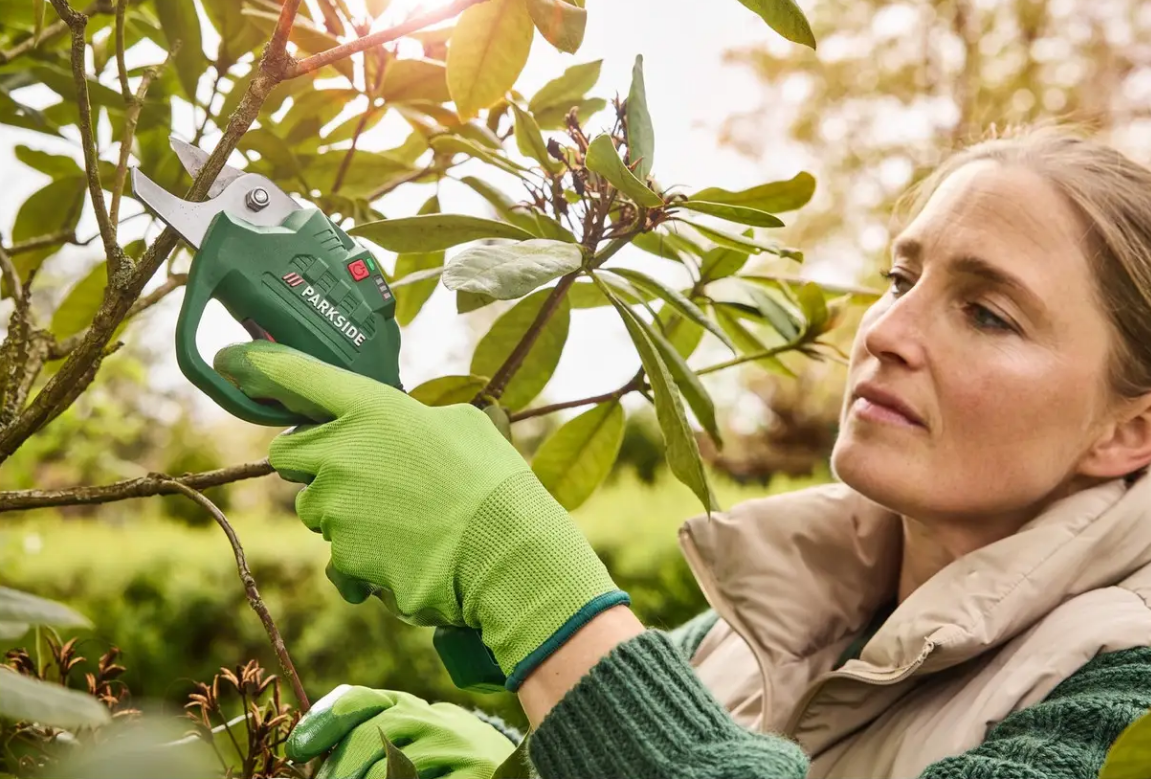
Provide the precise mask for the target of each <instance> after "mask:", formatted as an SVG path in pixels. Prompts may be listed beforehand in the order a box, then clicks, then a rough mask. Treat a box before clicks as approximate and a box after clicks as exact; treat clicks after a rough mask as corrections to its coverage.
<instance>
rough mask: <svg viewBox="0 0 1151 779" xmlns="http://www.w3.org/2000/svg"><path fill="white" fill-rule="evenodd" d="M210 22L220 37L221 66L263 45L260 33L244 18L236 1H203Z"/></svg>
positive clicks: (229, 63) (227, 64)
mask: <svg viewBox="0 0 1151 779" xmlns="http://www.w3.org/2000/svg"><path fill="white" fill-rule="evenodd" d="M201 2H202V3H203V4H204V12H205V13H206V14H207V15H208V20H209V21H210V22H211V23H212V26H213V27H215V28H216V32H217V33H219V35H220V56H219V59H220V64H221V67H224V68H227V66H229V65H231V64H232V63H234V62H235V61H236V60H238V59H240V57H242V56H243V55H244V54H246V53H248V52H249V51H251V50H252V49H254V48H256V46H258V45H259V44H260V43H261V36H260V31H259V30H258V29H256V27H255V26H253V25H252V24H251V23H249V21H248V20H247V19H246V18H245V17H244V14H243V12H242V10H241V9H242V8H243V5H242V4H241V3H237V2H236V0H201Z"/></svg>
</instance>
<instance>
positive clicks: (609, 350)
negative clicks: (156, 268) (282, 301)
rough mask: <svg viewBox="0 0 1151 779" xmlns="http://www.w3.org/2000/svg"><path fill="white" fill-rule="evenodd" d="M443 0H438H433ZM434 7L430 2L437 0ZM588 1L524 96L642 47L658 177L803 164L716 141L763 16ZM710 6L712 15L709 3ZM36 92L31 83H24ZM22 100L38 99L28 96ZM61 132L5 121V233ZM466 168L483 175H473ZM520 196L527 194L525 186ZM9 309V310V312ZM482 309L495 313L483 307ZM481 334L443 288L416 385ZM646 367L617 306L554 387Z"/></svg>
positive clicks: (746, 100) (604, 383)
mask: <svg viewBox="0 0 1151 779" xmlns="http://www.w3.org/2000/svg"><path fill="white" fill-rule="evenodd" d="M437 1H438V0H432V4H434V3H435V2H437ZM415 4H417V2H416V0H394V3H393V7H392V8H391V9H390V10H389V12H388V18H385V19H384V20H382V21H383V22H388V21H389V19H390V17H391V16H392V15H393V14H395V13H398V12H402V11H406V10H408V9H409V8H410V7H411V6H413V5H415ZM424 5H425V6H428V5H429V3H428V2H427V0H425V3H424ZM587 5H588V28H587V33H586V37H585V39H584V43H583V46H582V48H581V50H580V51H579V53H578V54H576V55H570V54H562V53H560V52H557V51H556V50H555V49H553V48H552V47H551V46H550V45H549V44H547V42H546V41H544V40H543V39H542V38H540V37H539V36H538V35H537V36H536V41H535V44H534V47H533V49H532V53H531V57H530V59H529V61H528V64H527V67H526V68H525V70H524V72H523V74H522V75H521V77H520V79H519V81H518V83H517V88H518V89H519V90H520V91H521V92H522V93H523V94H525V95H531V94H533V93H534V92H535V91H536V90H537V89H538V88H539V87H541V86H542V85H543V84H544V83H546V82H547V81H548V80H550V79H551V78H553V77H555V76H557V75H559V74H560V73H561V72H562V71H563V69H564V68H566V67H568V66H570V65H572V64H576V63H581V62H588V61H591V60H595V59H602V60H603V68H602V75H601V78H600V82H599V87H598V88H597V89H596V90H595V91H594V92H593V94H596V95H600V96H603V97H611V96H612V95H613V94H614V93H615V92H619V93H620V94H626V92H627V89H628V85H629V83H630V79H631V68H632V63H633V60H634V58H635V55H636V54H642V55H643V57H644V70H645V74H646V86H647V95H648V105H649V108H650V111H651V114H652V118H653V122H654V126H655V129H656V151H655V155H654V157H655V159H654V163H655V173H656V174H657V176H658V178H659V180H660V182H661V183H662V184H664V185H665V186H667V185H671V184H682V185H684V186H686V187H688V188H697V187H702V186H708V185H720V186H724V187H727V188H741V187H745V186H751V185H754V184H758V183H761V182H763V181H767V180H772V179H778V178H786V177H790V176H792V175H794V174H795V173H796V172H797V171H798V170H800V167H799V161H798V160H799V157H798V156H797V155H796V154H794V153H792V151H789V150H788V149H787V148H786V147H785V146H784V143H783V139H780V143H779V145H778V147H777V151H776V153H774V154H773V155H772V158H771V159H770V160H765V161H763V162H758V163H757V162H756V161H753V160H748V159H747V158H746V157H742V156H740V155H737V154H736V153H735V152H734V151H731V150H729V149H724V148H720V147H719V145H718V143H717V140H716V138H717V128H718V126H719V124H720V123H721V122H722V120H723V119H724V118H725V117H727V116H729V115H730V114H732V113H734V112H736V111H740V110H744V109H746V108H747V107H748V106H749V105H750V104H754V103H756V102H758V101H759V100H760V94H761V93H760V92H759V90H758V89H757V87H756V84H755V80H754V79H753V78H752V76H751V75H750V73H749V72H748V71H746V70H744V69H742V68H740V67H737V66H729V65H724V64H723V63H722V56H723V53H724V51H725V50H726V49H729V48H732V47H736V46H742V45H745V44H749V43H755V42H768V41H772V42H773V44H774V45H780V39H779V38H778V36H776V35H775V34H774V33H773V32H772V31H771V30H770V29H769V28H768V27H767V26H766V25H765V24H764V23H763V22H762V21H761V20H760V19H759V18H758V17H757V16H756V15H754V14H753V13H752V12H750V11H749V10H747V9H746V8H745V7H744V6H742V5H741V4H740V3H738V2H736V0H709V2H707V3H706V4H701V3H700V2H698V0H626V2H608V0H589V1H588V3H587ZM705 5H706V11H703V10H701V9H702V8H703V7H704V6H705ZM206 43H208V42H207V41H206ZM209 45H212V44H209ZM28 92H30V90H25V93H28ZM21 97H22V98H23V99H25V100H27V101H28V102H32V98H31V97H29V96H28V95H27V94H23V95H21ZM179 120H180V117H177V121H178V122H179ZM184 121H187V119H186V118H185V120H184ZM601 121H606V120H601ZM406 132H407V128H406V126H404V125H403V124H402V122H389V121H386V122H385V123H383V124H382V125H381V127H380V129H379V131H378V133H377V135H376V136H375V137H373V138H370V139H365V140H366V141H367V142H366V143H365V144H364V145H365V146H366V147H369V148H386V147H388V146H394V145H397V144H398V143H399V142H400V141H401V140H402V139H403V137H404V136H405V134H406ZM50 140H51V139H46V137H45V136H42V135H38V134H34V133H28V132H23V131H19V130H11V129H9V128H4V129H0V170H3V171H5V172H11V174H13V175H8V176H6V177H5V178H6V186H5V187H4V188H2V189H0V229H3V230H4V232H5V233H6V234H10V232H9V231H10V226H11V223H12V221H13V220H14V219H15V215H16V208H17V207H18V205H19V203H20V202H22V201H23V199H24V198H25V197H27V195H28V194H30V193H31V192H33V191H35V190H36V189H38V188H39V187H41V186H43V184H44V183H45V179H44V177H43V176H41V175H40V174H38V173H35V172H34V171H30V170H29V169H27V168H25V167H24V166H23V165H21V164H19V163H18V162H16V161H15V160H14V158H13V157H12V156H11V147H12V146H13V145H14V144H16V143H26V144H29V145H32V146H34V147H37V148H43V149H45V150H49V151H63V150H64V149H67V148H68V147H66V146H65V147H61V145H59V144H52V143H50ZM215 141H216V137H212V136H209V137H207V138H205V140H204V142H203V144H202V145H203V146H204V147H205V148H211V146H212V144H213V143H215ZM72 148H73V149H74V148H75V147H72ZM483 170H484V172H486V170H487V169H486V168H483ZM467 172H474V171H468V170H465V171H463V173H467ZM509 192H512V193H513V194H518V193H517V192H516V190H515V189H509ZM428 193H429V190H428V189H426V188H424V187H406V188H404V189H402V190H400V192H398V193H396V195H394V196H391V197H389V198H388V199H386V200H385V201H384V202H383V205H382V208H383V210H384V212H385V213H386V214H387V215H388V216H391V217H395V216H404V215H409V214H414V213H415V211H416V209H417V208H418V207H419V205H420V203H422V202H423V199H424V198H426V196H427V195H428ZM441 200H442V202H443V206H444V210H445V211H453V210H454V211H457V212H462V213H473V214H483V213H485V209H484V204H483V202H482V201H480V200H479V199H478V198H477V196H475V195H474V193H471V191H470V190H468V189H467V188H465V187H463V186H460V185H456V184H454V183H449V184H447V185H445V186H444V187H443V188H442V189H441ZM796 218H798V217H797V215H795V214H792V215H787V216H786V218H785V221H789V222H790V221H791V220H793V219H796ZM94 230H95V225H94V222H93V220H91V218H90V215H87V216H86V217H85V220H84V223H83V224H82V226H81V228H80V230H79V232H80V234H82V235H85V234H87V233H88V232H94ZM69 254H70V255H72V256H73V257H83V258H87V262H88V264H89V266H90V263H91V262H92V261H93V260H94V259H95V258H94V255H93V254H91V253H88V252H80V251H73V252H69ZM620 258H621V261H622V262H625V263H627V264H631V265H637V266H638V267H643V268H644V269H646V270H648V271H649V272H651V273H653V274H654V275H658V276H661V277H662V278H664V279H666V280H668V281H673V282H674V281H678V280H681V277H679V276H677V275H676V273H677V270H678V269H677V268H676V267H675V266H673V265H672V264H671V263H668V262H666V261H663V260H659V259H657V258H654V257H652V256H650V255H647V254H644V253H642V252H639V251H638V250H625V252H623V253H621V255H620ZM449 259H450V254H449ZM62 260H64V258H62ZM386 264H390V263H386ZM829 278H833V276H832V277H829ZM178 308H179V298H178V296H177V295H171V296H169V298H168V299H167V300H166V301H165V302H164V304H162V305H161V306H158V307H157V308H156V310H155V312H154V313H153V314H152V316H151V317H150V322H149V327H147V328H145V329H146V337H147V338H148V341H149V342H150V343H155V344H156V345H157V346H158V347H159V348H160V349H162V350H164V351H166V352H167V354H168V358H167V359H166V360H165V361H164V364H162V365H161V370H160V371H159V374H158V375H157V376H156V377H155V378H156V381H157V382H158V383H159V384H161V385H165V386H171V387H187V388H188V389H191V387H190V385H188V384H187V382H186V381H185V380H184V379H183V377H182V376H181V375H180V373H179V371H178V369H177V368H176V366H175V359H174V357H173V356H172V355H171V350H170V344H171V342H172V338H173V331H174V320H175V314H176V312H177V311H178ZM6 311H7V304H4V305H2V306H0V314H4V312H6ZM4 316H5V318H6V314H4ZM471 316H479V317H484V316H489V314H487V313H486V312H476V314H473V315H471ZM246 338H247V336H246V334H245V333H244V331H243V330H242V329H241V328H240V327H239V326H238V325H235V324H234V323H232V321H231V320H230V318H229V317H228V316H227V315H226V314H225V313H224V312H223V309H222V308H220V309H219V310H218V316H215V317H211V316H209V317H206V318H205V323H204V325H203V327H202V329H201V333H200V339H199V341H200V348H201V351H202V352H203V353H204V354H205V355H211V354H213V353H214V352H215V351H216V350H217V349H218V348H219V347H220V346H222V345H224V344H226V343H229V342H232V341H236V340H245V339H246ZM472 338H473V336H472V335H470V334H469V333H468V331H467V328H466V327H463V326H461V318H460V317H459V316H458V315H457V314H456V312H455V305H454V296H453V295H452V294H451V293H449V292H448V291H447V290H444V289H442V288H440V289H438V290H437V293H436V294H435V295H434V296H433V297H432V299H431V300H430V301H429V303H428V304H427V306H425V308H424V310H423V311H422V312H421V314H420V316H419V317H418V318H417V319H416V320H415V322H414V323H413V324H412V326H410V327H409V328H408V329H407V330H406V331H405V337H404V346H403V377H404V383H405V385H406V386H408V387H414V386H416V385H417V384H418V383H420V382H422V381H424V380H426V379H428V378H431V377H433V376H438V375H443V374H445V373H454V372H466V369H467V362H468V358H469V356H470V349H471V339H472ZM717 357H718V358H720V359H722V358H723V351H722V350H720V351H713V352H710V353H701V354H699V355H697V359H696V360H695V362H697V363H699V364H707V363H709V362H712V361H713V360H715V359H716V358H717ZM637 365H638V361H637V359H636V358H635V356H634V351H633V350H632V347H631V345H630V343H629V342H628V340H627V337H626V334H625V333H624V331H623V328H622V326H620V325H619V324H618V320H617V319H616V317H615V315H614V314H612V313H611V312H610V311H609V310H607V309H595V310H590V311H579V312H575V314H574V315H573V321H572V328H571V335H570V337H569V341H568V347H567V350H566V351H565V356H564V359H563V360H562V361H561V363H560V367H559V369H558V370H557V372H556V375H555V377H554V379H553V381H552V383H551V384H550V385H549V387H548V389H547V390H546V395H547V397H548V400H549V401H554V400H562V399H569V398H575V397H582V396H585V395H590V394H595V393H597V392H602V391H607V390H610V389H613V388H615V387H617V386H619V385H620V384H621V383H623V381H625V380H626V379H627V378H628V377H629V376H630V375H631V374H632V373H633V372H634V370H635V368H636V366H637ZM713 387H714V390H715V391H716V392H717V397H716V400H717V403H718V404H720V405H723V404H724V403H725V402H731V401H732V400H734V398H733V396H732V395H731V393H730V390H731V389H732V386H731V382H730V381H720V382H718V383H716V384H714V385H713ZM191 394H192V395H194V396H196V397H197V399H198V403H197V405H198V406H203V407H204V411H205V412H206V413H208V414H211V415H214V413H215V412H216V411H218V410H217V409H215V407H214V405H213V404H211V403H210V402H208V401H207V400H206V399H205V398H202V397H200V396H198V393H195V392H192V393H191ZM220 413H222V412H220Z"/></svg>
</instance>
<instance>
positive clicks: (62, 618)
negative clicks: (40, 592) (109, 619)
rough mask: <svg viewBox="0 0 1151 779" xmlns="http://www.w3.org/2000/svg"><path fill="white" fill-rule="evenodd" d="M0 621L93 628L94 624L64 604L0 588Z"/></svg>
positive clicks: (7, 588)
mask: <svg viewBox="0 0 1151 779" xmlns="http://www.w3.org/2000/svg"><path fill="white" fill-rule="evenodd" d="M0 620H3V621H4V622H23V623H26V624H29V625H55V626H58V627H84V628H88V627H92V623H91V622H89V621H88V620H87V619H86V618H85V617H83V616H81V615H80V614H77V613H76V612H75V611H73V610H72V609H70V608H68V607H67V606H65V605H64V604H63V603H57V602H56V601H53V600H47V599H46V598H40V597H37V596H36V595H32V594H30V593H27V592H21V591H20V590H13V589H11V588H9V587H0Z"/></svg>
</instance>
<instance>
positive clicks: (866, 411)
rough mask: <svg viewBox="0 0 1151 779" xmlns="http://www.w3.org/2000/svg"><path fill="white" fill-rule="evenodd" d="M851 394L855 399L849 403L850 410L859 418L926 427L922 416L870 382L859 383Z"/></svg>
mask: <svg viewBox="0 0 1151 779" xmlns="http://www.w3.org/2000/svg"><path fill="white" fill-rule="evenodd" d="M853 395H854V397H855V400H854V402H853V403H852V404H851V411H852V413H853V414H855V415H856V416H857V417H859V418H860V419H863V420H866V421H868V422H877V423H881V424H888V425H900V426H903V427H916V428H925V427H926V425H925V424H924V423H923V419H922V417H920V416H919V415H918V414H917V413H916V412H915V410H914V409H913V408H911V406H910V405H909V404H908V403H907V402H906V401H904V400H903V399H902V398H900V397H899V396H898V395H895V394H894V393H892V392H889V391H887V390H884V389H882V388H880V387H877V386H875V385H872V384H860V385H859V386H858V387H856V388H855V392H854V393H853Z"/></svg>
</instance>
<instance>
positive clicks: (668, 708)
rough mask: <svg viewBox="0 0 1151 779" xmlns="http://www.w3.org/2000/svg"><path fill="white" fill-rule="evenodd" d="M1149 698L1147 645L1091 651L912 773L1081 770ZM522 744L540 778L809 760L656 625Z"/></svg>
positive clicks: (746, 775)
mask: <svg viewBox="0 0 1151 779" xmlns="http://www.w3.org/2000/svg"><path fill="white" fill-rule="evenodd" d="M701 616H702V615H701ZM694 621H695V620H693V622H694ZM701 622H702V621H701ZM697 627H698V624H697ZM695 634H696V633H692V632H690V631H689V632H687V633H684V634H681V636H684V635H695ZM697 643H698V642H697ZM1148 709H1151V648H1138V649H1129V650H1126V651H1123V652H1115V653H1111V654H1106V655H1100V656H1099V657H1097V658H1095V659H1094V660H1092V661H1091V662H1089V663H1088V664H1087V665H1085V666H1084V667H1083V668H1081V669H1080V670H1079V672H1078V673H1076V674H1074V675H1073V676H1071V677H1069V678H1068V679H1066V680H1065V681H1064V682H1063V683H1062V684H1060V685H1059V686H1058V687H1056V688H1055V690H1053V691H1052V693H1051V695H1049V696H1048V697H1047V699H1046V700H1044V701H1043V702H1041V703H1038V704H1036V705H1034V706H1031V707H1030V708H1027V709H1023V710H1021V711H1018V712H1016V713H1014V714H1011V715H1010V716H1008V717H1007V718H1006V719H1004V720H1003V722H1002V723H1000V724H999V725H998V726H997V727H995V728H994V729H993V730H992V731H991V732H990V733H989V734H988V737H987V740H986V741H985V742H984V743H983V744H981V745H980V746H978V747H976V748H975V749H972V750H970V751H968V752H966V753H964V754H962V755H958V756H956V757H951V758H947V759H945V760H941V761H939V762H937V763H934V764H933V765H931V766H929V767H928V768H927V770H926V771H925V772H924V773H923V774H922V779H1091V778H1092V777H1095V776H1097V775H1098V773H1099V770H1100V768H1101V767H1102V765H1103V759H1104V757H1105V756H1106V754H1107V750H1108V749H1109V748H1110V746H1111V744H1112V743H1113V742H1114V741H1115V739H1116V738H1118V737H1119V734H1120V732H1122V730H1123V729H1124V728H1125V727H1126V726H1127V725H1129V724H1130V723H1131V722H1134V721H1135V720H1136V719H1138V718H1139V717H1140V716H1141V715H1142V714H1144V713H1145V712H1146V711H1147V710H1148ZM531 755H532V761H533V763H534V764H535V766H536V768H537V769H538V771H539V773H540V776H541V777H543V779H577V777H628V778H629V779H662V778H663V777H668V779H672V778H673V777H674V778H676V779H692V778H693V777H710V778H712V779H727V778H728V777H732V779H734V778H735V777H739V778H740V779H761V778H763V779H767V778H769V777H770V778H771V779H801V777H804V776H805V775H806V773H807V765H808V764H807V758H806V757H805V756H804V754H803V752H802V751H801V750H800V748H799V747H798V746H797V745H796V744H795V743H793V742H791V741H788V740H786V739H784V738H781V737H779V736H774V735H761V734H754V733H751V732H749V731H746V730H744V729H743V728H741V727H740V726H738V725H736V724H735V722H734V721H733V720H732V719H731V718H730V717H729V716H728V714H727V712H726V711H724V709H723V707H722V706H721V705H720V704H719V703H718V702H717V701H716V700H715V698H713V697H712V696H711V695H710V693H708V691H707V690H706V688H704V686H703V684H702V683H701V682H700V681H699V678H698V677H697V676H696V675H695V673H694V672H693V671H692V670H691V666H690V665H689V664H688V661H687V659H685V655H684V653H683V651H682V650H681V649H680V648H679V647H677V646H676V645H675V644H674V643H673V642H672V641H671V639H670V638H669V637H668V636H667V635H666V634H664V633H661V632H659V631H654V630H649V631H647V632H645V633H643V634H642V635H640V636H637V637H636V638H633V639H631V640H630V641H626V642H624V643H623V644H620V645H619V646H617V647H616V648H615V649H613V650H612V651H611V652H610V653H609V654H608V655H607V656H606V657H604V658H603V659H602V660H601V661H600V662H599V663H597V664H596V666H595V667H594V668H592V670H591V671H590V672H589V673H588V675H587V676H585V677H584V678H583V679H581V680H580V682H579V684H577V685H576V687H575V688H574V689H573V690H571V691H570V692H569V693H568V694H567V695H566V696H565V697H564V698H563V700H561V701H560V702H559V704H557V705H556V707H555V708H554V709H552V711H551V712H550V713H549V714H548V716H547V717H546V718H545V719H544V721H543V722H542V723H541V724H540V727H539V729H538V730H537V731H536V732H535V734H534V735H533V736H532V743H531ZM861 779H867V778H861ZM871 779H879V778H878V777H873V778H871Z"/></svg>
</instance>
